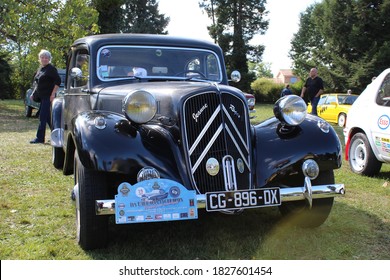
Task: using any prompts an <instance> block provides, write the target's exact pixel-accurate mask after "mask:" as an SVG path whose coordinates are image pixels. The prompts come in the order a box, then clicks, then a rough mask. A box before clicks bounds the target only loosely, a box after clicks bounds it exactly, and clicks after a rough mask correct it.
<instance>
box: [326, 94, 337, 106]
mask: <svg viewBox="0 0 390 280" xmlns="http://www.w3.org/2000/svg"><path fill="white" fill-rule="evenodd" d="M332 102H333V103H335V102H337V100H336V96H333V95H331V96H329V97H328V100H326V103H325V104H327V105H329V104H331V103H332Z"/></svg>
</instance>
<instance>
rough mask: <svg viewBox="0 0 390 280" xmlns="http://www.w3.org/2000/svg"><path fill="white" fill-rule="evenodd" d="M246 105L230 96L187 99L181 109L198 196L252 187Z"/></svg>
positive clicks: (208, 93)
mask: <svg viewBox="0 0 390 280" xmlns="http://www.w3.org/2000/svg"><path fill="white" fill-rule="evenodd" d="M246 106H247V105H246V103H245V102H244V101H243V100H241V99H240V98H238V97H236V96H235V95H233V94H230V93H219V92H207V93H202V94H198V95H194V96H191V97H189V98H188V99H187V100H186V101H185V102H184V108H183V119H182V125H183V130H182V131H183V135H182V136H183V138H182V139H183V142H184V144H185V147H186V153H187V154H186V159H187V160H188V166H189V167H190V170H189V172H190V173H191V175H192V180H193V183H194V185H195V187H196V189H197V191H198V192H199V193H206V192H212V191H225V190H236V189H248V188H250V187H251V157H250V148H251V147H250V138H249V118H248V112H247V110H246Z"/></svg>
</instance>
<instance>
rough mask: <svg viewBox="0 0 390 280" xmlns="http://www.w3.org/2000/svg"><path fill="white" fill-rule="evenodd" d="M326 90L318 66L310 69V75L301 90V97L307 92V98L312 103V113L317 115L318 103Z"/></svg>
mask: <svg viewBox="0 0 390 280" xmlns="http://www.w3.org/2000/svg"><path fill="white" fill-rule="evenodd" d="M323 92H324V82H323V81H322V79H321V78H320V77H318V71H317V69H316V68H312V69H310V77H309V78H307V80H306V82H305V85H304V86H303V88H302V91H301V97H302V98H304V96H305V93H307V99H308V100H309V101H310V103H311V114H312V115H315V116H317V104H318V101H319V100H320V96H321V94H322V93H323Z"/></svg>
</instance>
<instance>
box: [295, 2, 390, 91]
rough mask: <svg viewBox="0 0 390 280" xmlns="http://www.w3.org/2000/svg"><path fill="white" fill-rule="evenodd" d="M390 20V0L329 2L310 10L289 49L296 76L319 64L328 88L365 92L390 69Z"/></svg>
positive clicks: (302, 16)
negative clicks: (382, 73)
mask: <svg viewBox="0 0 390 280" xmlns="http://www.w3.org/2000/svg"><path fill="white" fill-rule="evenodd" d="M389 16H390V0H377V1H369V0H343V1H337V0H324V1H322V2H321V3H317V4H314V5H313V6H311V7H309V8H308V9H307V10H306V11H305V12H304V13H303V14H301V19H300V28H299V31H298V32H297V33H296V34H295V35H294V38H293V40H292V48H291V50H290V57H291V58H292V60H293V61H294V68H295V71H296V73H299V74H300V76H301V75H302V74H303V73H305V74H306V75H307V72H308V70H309V68H310V67H313V66H317V67H318V68H319V71H320V73H321V75H322V77H323V78H324V81H325V82H326V84H327V87H328V88H331V89H332V90H334V91H345V90H346V89H347V88H352V89H353V90H354V91H360V90H362V89H363V88H364V87H365V86H366V85H367V84H368V83H370V81H371V78H372V77H373V76H376V75H378V74H379V73H380V72H382V71H383V70H384V69H385V68H387V67H388V65H390V56H389V54H390V44H389V41H390V34H389V33H388V30H389V28H390V22H389V21H388V18H389ZM301 77H303V76H301Z"/></svg>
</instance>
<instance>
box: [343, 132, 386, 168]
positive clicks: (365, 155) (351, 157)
mask: <svg viewBox="0 0 390 280" xmlns="http://www.w3.org/2000/svg"><path fill="white" fill-rule="evenodd" d="M348 161H349V166H350V167H351V170H352V172H354V173H356V174H361V175H365V176H375V175H377V174H378V173H379V171H380V170H381V167H382V163H381V162H380V161H378V160H377V158H376V156H375V154H374V152H373V151H372V148H371V146H370V142H369V141H368V139H367V136H366V135H365V134H364V133H356V134H355V135H354V136H353V137H352V139H351V144H350V146H349V154H348Z"/></svg>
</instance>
